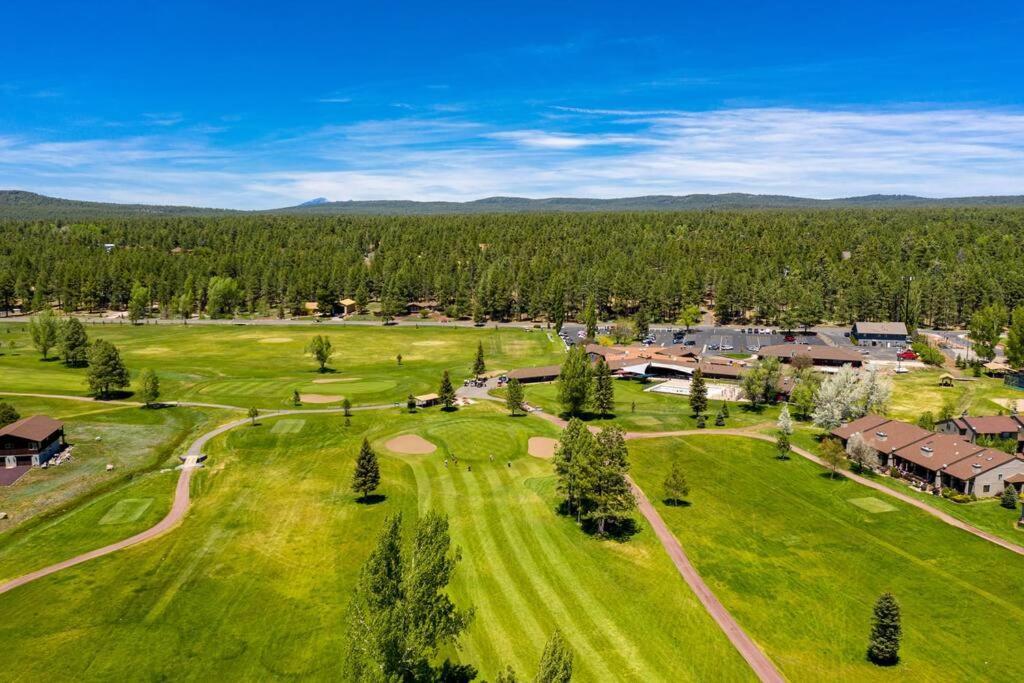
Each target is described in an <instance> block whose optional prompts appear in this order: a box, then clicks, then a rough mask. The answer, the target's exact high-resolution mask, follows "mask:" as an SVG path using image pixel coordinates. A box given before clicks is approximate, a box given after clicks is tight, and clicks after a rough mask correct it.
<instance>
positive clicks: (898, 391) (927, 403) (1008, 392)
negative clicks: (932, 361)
mask: <svg viewBox="0 0 1024 683" xmlns="http://www.w3.org/2000/svg"><path fill="white" fill-rule="evenodd" d="M946 372H947V371H946V370H914V371H912V372H908V373H905V374H903V375H897V376H896V377H895V378H894V380H893V395H892V401H891V402H890V405H889V416H890V417H892V418H895V419H898V420H907V421H910V422H913V421H915V420H917V418H918V417H919V416H920V415H921V413H923V412H925V411H926V410H930V411H931V413H932V415H933V416H935V417H938V415H939V413H940V411H941V410H942V407H943V405H944V404H945V403H946V402H949V403H950V405H951V406H952V407H953V412H954V414H955V415H959V414H960V413H961V412H963V411H965V410H966V411H968V412H969V413H970V414H971V415H997V414H998V413H999V412H1000V411H1002V412H1003V413H1004V414H1005V413H1007V412H1008V407H1007V405H1005V404H1004V403H1000V402H997V400H998V401H1003V402H1006V401H1019V405H1020V410H1021V411H1022V412H1024V391H1021V390H1020V389H1014V388H1012V387H1008V386H1006V385H1005V384H1003V380H1001V379H995V378H992V377H970V376H967V377H965V378H964V379H963V380H957V381H954V382H953V386H951V387H943V386H939V377H941V376H942V375H943V374H945V373H946Z"/></svg>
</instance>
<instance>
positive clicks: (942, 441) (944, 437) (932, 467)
mask: <svg viewBox="0 0 1024 683" xmlns="http://www.w3.org/2000/svg"><path fill="white" fill-rule="evenodd" d="M984 450H991V449H984V448H981V447H980V446H975V445H974V444H972V443H971V442H970V441H967V440H966V439H964V438H962V437H960V436H953V435H951V434H932V435H931V436H929V437H927V438H925V439H921V440H919V441H915V442H914V443H912V444H909V445H907V446H904V447H903V448H900V449H898V450H896V451H894V452H893V454H892V463H891V464H892V467H894V468H896V469H897V470H899V472H900V473H901V474H902V475H903V476H904V477H905V478H907V479H911V480H915V481H920V482H922V483H924V484H927V485H929V486H941V485H942V484H941V473H942V471H943V470H944V469H946V468H947V467H949V466H951V465H954V464H956V463H958V462H959V461H961V460H963V459H964V458H968V457H971V456H977V455H979V454H980V453H981V452H982V451H984ZM994 452H996V453H998V452H999V451H994Z"/></svg>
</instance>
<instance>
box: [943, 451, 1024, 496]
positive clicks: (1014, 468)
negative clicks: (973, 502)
mask: <svg viewBox="0 0 1024 683" xmlns="http://www.w3.org/2000/svg"><path fill="white" fill-rule="evenodd" d="M939 476H940V478H941V485H942V486H943V487H944V488H951V489H954V490H956V491H957V492H959V493H965V494H974V495H975V496H977V497H978V498H991V497H993V496H998V495H1000V494H1002V492H1003V491H1004V490H1005V489H1006V487H1007V486H1013V487H1014V488H1015V489H1017V490H1018V491H1019V490H1020V485H1021V482H1024V458H1021V457H1020V456H1019V455H1014V454H1012V453H1004V452H1003V451H997V450H996V449H994V448H986V449H984V450H981V451H978V452H977V453H974V454H972V455H969V456H968V457H966V458H963V459H961V460H958V461H957V462H955V463H953V464H952V465H949V466H948V467H946V468H945V469H944V470H942V471H941V472H939Z"/></svg>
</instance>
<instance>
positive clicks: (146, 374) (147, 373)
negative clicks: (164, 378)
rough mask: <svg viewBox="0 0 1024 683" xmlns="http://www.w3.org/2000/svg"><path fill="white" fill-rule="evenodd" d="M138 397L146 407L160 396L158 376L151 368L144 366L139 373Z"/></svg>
mask: <svg viewBox="0 0 1024 683" xmlns="http://www.w3.org/2000/svg"><path fill="white" fill-rule="evenodd" d="M139 398H141V399H142V402H143V403H145V404H146V407H147V408H148V407H149V406H151V405H152V404H154V403H156V400H157V399H158V398H160V378H159V377H157V376H156V373H155V372H153V370H152V369H151V368H146V369H145V370H143V371H142V374H141V375H139Z"/></svg>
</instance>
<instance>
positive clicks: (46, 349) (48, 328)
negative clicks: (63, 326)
mask: <svg viewBox="0 0 1024 683" xmlns="http://www.w3.org/2000/svg"><path fill="white" fill-rule="evenodd" d="M28 331H29V335H30V336H31V337H32V345H33V346H34V347H36V350H37V351H39V353H40V354H42V356H43V360H46V359H47V358H48V357H49V355H50V350H51V349H52V348H53V347H55V346H56V345H57V342H58V341H59V330H58V328H57V316H56V315H54V314H53V310H52V309H50V308H47V309H45V310H44V311H43V312H42V313H40V314H39V315H37V316H36V317H34V318H32V320H30V321H29V323H28Z"/></svg>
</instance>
